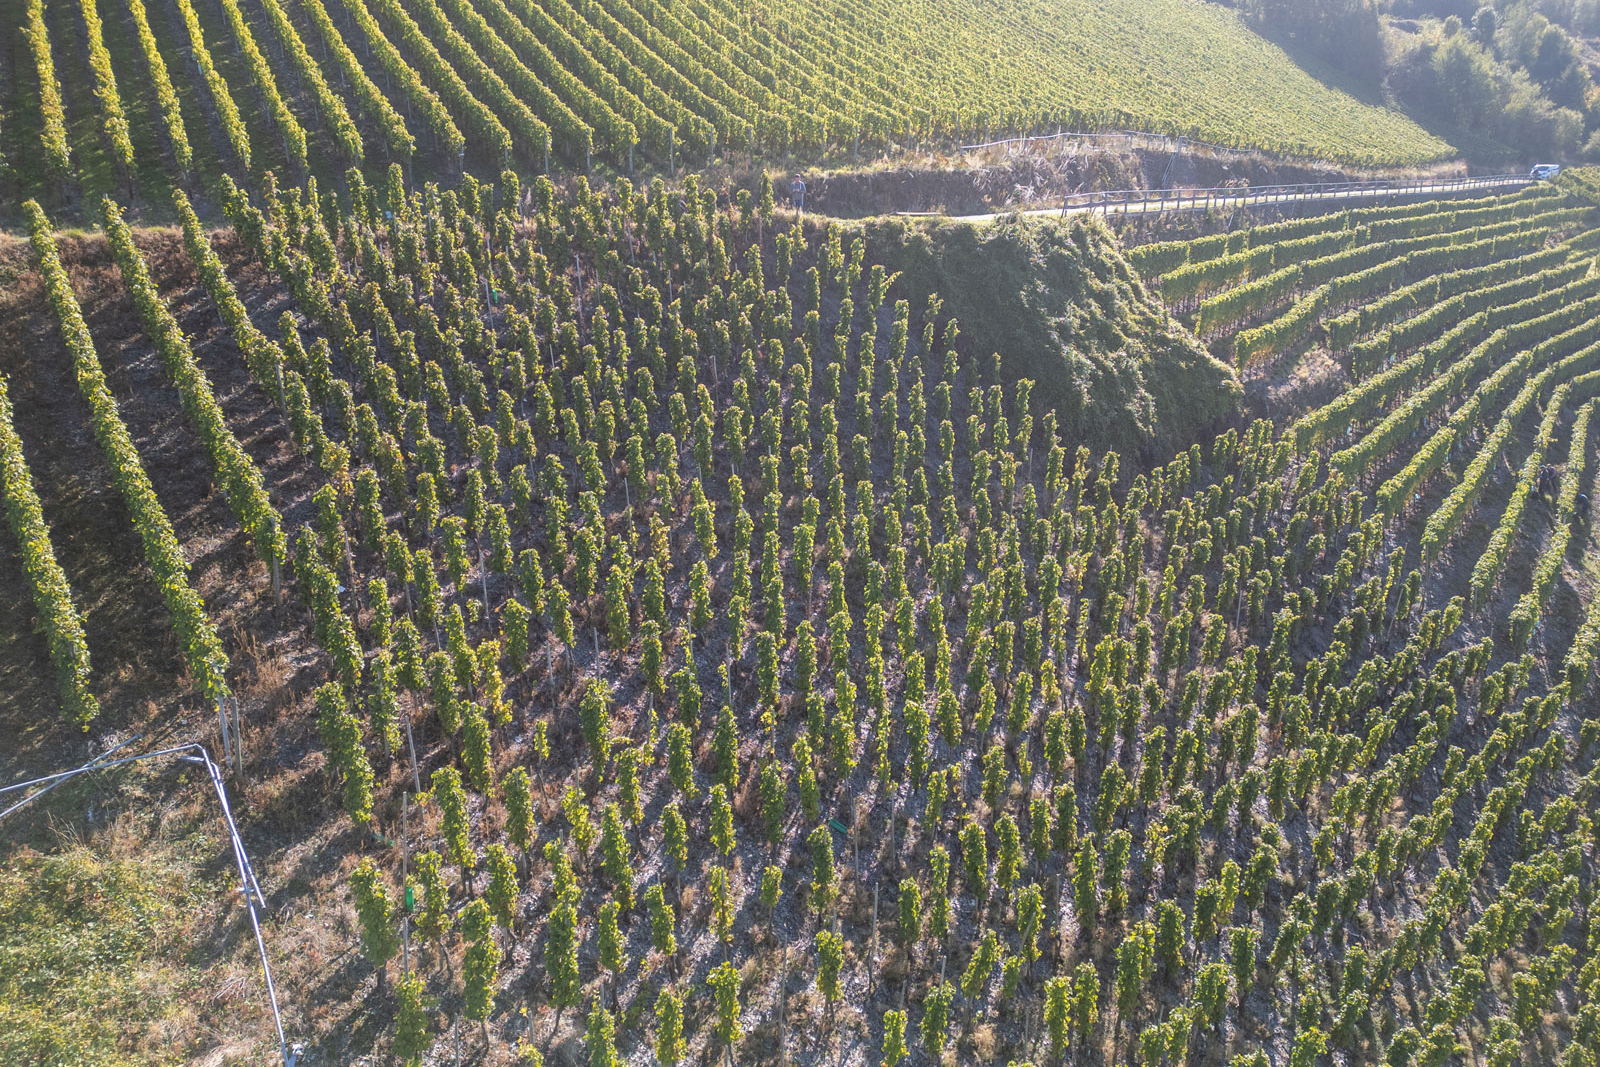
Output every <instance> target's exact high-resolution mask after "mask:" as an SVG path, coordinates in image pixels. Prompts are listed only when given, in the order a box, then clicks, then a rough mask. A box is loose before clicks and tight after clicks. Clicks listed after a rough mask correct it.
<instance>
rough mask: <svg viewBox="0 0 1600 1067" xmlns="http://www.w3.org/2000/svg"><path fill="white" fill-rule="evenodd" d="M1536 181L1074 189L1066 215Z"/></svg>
mask: <svg viewBox="0 0 1600 1067" xmlns="http://www.w3.org/2000/svg"><path fill="white" fill-rule="evenodd" d="M1531 184H1533V179H1532V178H1530V177H1528V176H1527V175H1524V174H1496V175H1490V176H1485V177H1480V178H1420V179H1416V180H1413V181H1392V180H1388V179H1379V180H1376V181H1362V182H1316V183H1307V184H1300V185H1254V186H1248V185H1238V186H1218V187H1215V188H1210V189H1112V190H1100V191H1097V192H1089V193H1072V194H1069V195H1068V196H1067V198H1066V200H1065V201H1064V202H1063V203H1062V205H1061V214H1063V215H1070V214H1075V213H1079V212H1099V213H1101V214H1106V215H1110V214H1147V213H1148V214H1160V213H1162V212H1166V211H1207V210H1210V209H1212V208H1214V207H1226V208H1240V207H1258V206H1262V205H1272V204H1295V203H1313V202H1317V201H1328V200H1371V199H1382V198H1385V197H1401V196H1435V195H1440V196H1447V195H1449V194H1451V193H1461V192H1472V191H1478V190H1497V189H1520V188H1523V187H1525V186H1528V185H1531Z"/></svg>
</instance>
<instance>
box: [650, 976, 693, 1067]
mask: <svg viewBox="0 0 1600 1067" xmlns="http://www.w3.org/2000/svg"><path fill="white" fill-rule="evenodd" d="M688 1054H689V1044H688V1042H687V1041H685V1040H684V1038H683V998H682V997H681V996H679V995H678V994H677V993H674V992H673V991H672V989H671V988H670V987H668V986H662V987H661V992H660V993H658V994H657V995H656V1059H658V1060H660V1061H661V1063H662V1067H674V1065H675V1064H676V1063H678V1062H679V1061H680V1060H682V1059H683V1058H684V1057H685V1056H687V1055H688Z"/></svg>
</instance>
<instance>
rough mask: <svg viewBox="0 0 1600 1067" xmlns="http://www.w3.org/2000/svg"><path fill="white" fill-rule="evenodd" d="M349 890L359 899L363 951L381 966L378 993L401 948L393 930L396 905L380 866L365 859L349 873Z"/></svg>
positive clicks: (357, 902) (357, 909) (357, 905)
mask: <svg viewBox="0 0 1600 1067" xmlns="http://www.w3.org/2000/svg"><path fill="white" fill-rule="evenodd" d="M350 889H351V891H352V892H353V893H354V894H355V898H356V915H357V917H358V918H359V919H360V920H361V950H362V951H363V952H365V953H366V955H367V959H368V960H370V961H372V965H373V966H374V967H376V968H377V969H378V992H379V993H380V994H381V993H382V992H383V987H384V981H385V978H386V977H387V974H388V970H387V965H388V963H389V961H390V960H391V959H393V958H394V954H395V953H396V952H398V951H399V950H400V938H399V935H397V934H396V933H395V929H394V906H393V905H392V904H391V903H390V901H389V892H388V890H387V889H385V888H384V886H383V881H382V879H381V878H380V876H379V874H378V868H377V867H376V865H374V864H373V862H372V861H371V860H370V859H364V860H362V861H361V862H360V863H359V864H357V865H356V869H355V870H354V871H352V872H351V873H350Z"/></svg>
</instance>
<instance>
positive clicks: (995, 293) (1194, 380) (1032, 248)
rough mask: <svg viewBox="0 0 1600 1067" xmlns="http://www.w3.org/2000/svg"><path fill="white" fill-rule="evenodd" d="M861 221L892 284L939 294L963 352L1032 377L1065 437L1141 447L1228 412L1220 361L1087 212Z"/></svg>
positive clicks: (1213, 422) (1199, 432)
mask: <svg viewBox="0 0 1600 1067" xmlns="http://www.w3.org/2000/svg"><path fill="white" fill-rule="evenodd" d="M866 234H867V237H868V248H869V255H870V257H871V259H872V260H873V261H874V262H882V263H885V264H888V265H889V266H890V269H892V270H898V271H902V272H904V276H903V277H902V279H901V281H900V286H901V288H902V289H903V290H904V291H906V292H909V293H912V294H915V296H916V297H917V298H918V299H922V298H924V297H925V295H926V294H928V293H937V294H939V296H940V297H941V298H943V300H944V302H945V307H946V308H947V309H948V310H949V311H950V312H951V314H953V315H954V316H955V317H956V318H957V319H958V320H960V321H961V323H962V324H963V330H964V331H965V339H964V346H965V348H966V349H967V351H968V352H969V353H971V354H972V355H974V356H977V357H980V358H987V357H988V355H989V354H990V353H995V352H998V353H999V354H1000V356H1001V357H1002V362H1003V364H1004V366H1005V368H1006V369H1007V370H1008V372H1010V373H1012V374H1015V375H1016V376H1018V377H1024V378H1032V379H1034V381H1035V382H1036V385H1035V389H1034V395H1035V396H1036V397H1037V398H1038V400H1039V402H1040V403H1041V405H1043V406H1044V407H1045V408H1049V409H1052V410H1054V411H1055V412H1056V414H1057V417H1058V418H1059V419H1060V420H1061V428H1062V431H1063V433H1065V434H1066V435H1067V436H1068V437H1069V438H1070V439H1074V440H1078V441H1081V442H1084V443H1085V444H1088V445H1090V446H1091V447H1093V448H1096V449H1108V448H1110V449H1116V450H1117V451H1119V452H1122V453H1124V454H1128V455H1138V456H1141V457H1144V458H1146V459H1155V458H1157V457H1159V456H1161V455H1168V454H1171V453H1172V452H1173V451H1174V450H1177V449H1181V448H1184V447H1187V445H1188V444H1189V443H1190V442H1192V441H1196V440H1200V439H1202V438H1203V437H1206V436H1209V435H1210V434H1211V433H1214V432H1216V430H1217V429H1218V428H1219V427H1220V426H1221V425H1223V424H1224V423H1225V422H1226V420H1228V419H1229V418H1230V417H1232V416H1234V415H1235V414H1236V413H1237V410H1238V401H1239V398H1240V396H1241V395H1242V391H1241V389H1240V386H1239V382H1238V379H1237V377H1236V376H1235V374H1234V373H1233V371H1232V370H1231V369H1230V368H1229V367H1227V366H1226V365H1225V364H1223V363H1221V362H1219V361H1217V360H1215V359H1213V358H1212V357H1211V356H1210V355H1209V354H1208V353H1207V352H1206V351H1205V349H1204V348H1202V347H1201V346H1200V345H1199V344H1197V343H1196V342H1195V340H1194V338H1193V337H1192V336H1190V334H1189V333H1188V332H1187V331H1186V330H1183V329H1182V328H1181V327H1178V326H1177V325H1175V324H1174V323H1173V322H1171V320H1170V319H1168V317H1167V315H1166V312H1165V310H1164V309H1163V308H1162V307H1161V305H1160V302H1159V301H1157V300H1154V299H1153V298H1151V297H1150V296H1149V295H1148V294H1147V293H1146V291H1145V289H1144V287H1143V286H1142V285H1140V284H1139V283H1138V282H1137V281H1136V280H1135V279H1134V276H1133V272H1132V271H1131V270H1130V269H1129V267H1128V265H1127V263H1126V262H1125V261H1124V260H1123V258H1122V255H1121V252H1120V251H1119V250H1118V248H1117V245H1116V241H1115V240H1114V239H1113V238H1112V237H1111V235H1110V233H1109V232H1108V231H1107V230H1106V229H1105V227H1104V226H1102V225H1101V224H1099V223H1098V222H1095V221H1091V220H1086V219H1081V218H1079V219H1074V220H1073V221H1072V222H1070V223H1065V224H1063V223H1057V222H1055V221H1050V220H1024V219H1018V220H1012V221H1007V222H1004V223H999V224H996V225H992V226H984V227H975V226H967V225H962V224H948V225H938V224H936V225H908V224H905V223H899V222H890V223H879V224H869V225H868V226H867V227H866Z"/></svg>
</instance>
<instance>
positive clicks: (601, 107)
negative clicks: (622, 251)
mask: <svg viewBox="0 0 1600 1067" xmlns="http://www.w3.org/2000/svg"><path fill="white" fill-rule="evenodd" d="M0 28H3V29H4V30H5V31H7V32H8V33H10V34H15V35H16V37H15V38H14V39H15V40H16V41H17V42H18V43H17V47H15V48H14V49H13V53H12V56H13V62H12V63H11V64H10V65H8V66H7V67H6V69H5V71H4V75H3V81H0V92H3V94H4V96H3V101H0V102H3V108H0V157H3V159H4V161H5V162H6V163H8V164H9V167H10V176H9V180H8V181H6V183H5V185H4V186H0V188H4V189H5V190H6V191H7V192H8V193H14V194H16V196H15V201H14V202H18V203H19V202H20V201H21V200H22V199H23V198H24V197H27V196H37V197H40V198H41V199H43V200H44V201H45V202H46V203H49V204H51V205H52V206H54V207H57V208H72V207H76V206H78V205H79V204H80V199H79V198H80V197H81V198H83V200H82V201H81V202H82V203H86V204H87V205H88V206H89V207H91V208H92V207H93V205H94V204H95V203H97V202H98V198H99V196H101V195H104V194H107V193H113V194H115V195H117V196H118V197H119V198H121V199H123V200H125V201H126V200H128V199H130V198H132V199H134V200H135V201H137V202H139V203H140V204H142V205H146V206H148V207H149V208H150V209H151V210H153V211H155V212H157V213H158V214H159V213H160V212H162V211H164V210H165V208H166V203H167V194H166V190H167V188H168V187H169V186H173V185H176V186H181V187H185V188H187V189H189V190H190V191H191V192H193V191H194V190H195V189H196V188H197V187H198V185H197V183H199V184H204V185H205V186H207V187H209V186H210V185H212V184H213V183H214V182H215V180H216V178H217V177H218V176H219V175H220V174H221V173H223V172H226V173H230V174H232V175H233V176H234V177H235V178H236V179H238V180H241V181H244V180H246V179H249V178H252V177H257V176H259V175H261V174H262V173H264V172H265V171H266V170H268V169H275V170H277V171H278V172H279V173H280V174H287V173H294V174H298V175H300V176H302V177H304V176H305V175H306V174H307V173H313V174H317V175H319V176H321V177H322V178H323V179H324V181H326V180H327V179H328V178H329V177H331V176H333V175H337V174H339V173H341V172H342V170H343V169H344V168H345V167H347V166H351V165H357V166H366V167H367V168H368V171H369V177H373V178H376V177H377V176H378V175H379V174H380V173H381V170H382V167H383V166H385V165H386V164H387V163H389V162H399V163H401V164H402V165H405V166H407V167H416V168H420V169H418V170H415V171H413V173H414V176H415V177H416V178H417V179H418V180H420V179H422V178H424V177H428V176H438V177H445V178H453V177H454V176H455V175H456V174H458V172H459V170H460V169H461V168H462V167H463V166H465V167H466V168H467V169H469V170H471V171H473V172H475V173H478V174H485V175H496V174H498V173H499V172H500V170H501V169H502V168H505V167H513V168H514V169H516V170H518V171H519V172H521V173H523V174H524V175H527V174H530V173H543V172H547V171H550V170H552V169H553V170H555V171H557V172H569V171H583V170H587V169H588V168H589V167H590V166H591V164H592V163H593V162H594V161H596V160H597V159H598V160H599V161H600V162H602V163H604V164H607V165H609V166H610V167H613V168H616V169H617V170H627V171H630V172H631V171H633V170H634V168H636V167H649V168H663V169H664V168H666V167H667V166H669V165H674V166H688V167H690V168H698V167H702V166H705V165H707V164H709V163H712V162H714V161H716V160H718V159H723V158H733V157H735V156H740V157H746V158H748V157H749V156H759V157H763V158H798V159H800V160H802V161H815V160H818V159H820V158H823V157H827V156H834V157H840V158H845V157H848V158H851V159H860V158H863V157H862V153H866V156H867V158H870V156H871V155H872V154H873V153H876V152H878V151H881V150H886V149H892V148H894V147H897V146H907V145H930V144H931V145H949V144H951V143H952V142H956V143H959V142H964V141H973V140H983V139H986V138H987V137H990V136H1001V135H1006V134H1016V133H1022V132H1026V131H1035V132H1037V131H1040V130H1044V129H1056V128H1059V127H1066V128H1068V129H1080V130H1095V129H1108V128H1121V127H1123V126H1126V125H1133V126H1135V127H1138V128H1142V129H1151V130H1156V131H1160V132H1166V133H1175V134H1188V135H1191V136H1198V137H1201V138H1204V139H1206V140H1209V141H1215V142H1221V143H1224V144H1228V145H1242V146H1251V147H1258V148H1263V149H1267V150H1270V151H1275V152H1284V153H1293V154H1300V155H1306V156H1317V157H1321V158H1326V159H1332V160H1339V161H1344V162H1348V163H1355V164H1363V165H1384V164H1412V163H1424V162H1429V161H1433V160H1438V159H1442V158H1445V157H1447V156H1448V155H1450V154H1451V150H1450V148H1449V146H1448V145H1446V144H1444V143H1443V142H1441V141H1439V140H1436V139H1435V138H1433V137H1430V136H1429V135H1427V134H1425V133H1424V132H1423V131H1422V130H1421V129H1419V128H1418V127H1417V126H1415V125H1414V124H1412V123H1411V122H1409V121H1408V120H1406V119H1405V118H1403V117H1401V116H1400V115H1399V114H1397V113H1394V112H1390V111H1387V110H1385V109H1383V108H1382V107H1377V106H1373V105H1370V104H1365V103H1361V102H1358V101H1357V100H1356V99H1354V98H1353V97H1351V96H1349V95H1347V94H1345V93H1344V92H1342V91H1340V90H1339V89H1338V88H1336V87H1333V86H1331V85H1330V84H1327V83H1325V81H1324V80H1320V79H1319V78H1317V77H1314V76H1313V75H1312V74H1310V73H1307V72H1306V71H1304V70H1302V69H1301V68H1299V67H1298V66H1296V65H1295V63H1294V62H1292V61H1291V60H1290V58H1289V57H1288V56H1287V55H1285V54H1284V53H1283V52H1282V51H1281V50H1280V49H1279V48H1277V47H1276V46H1274V45H1270V44H1268V43H1267V42H1265V41H1264V40H1263V39H1261V38H1259V37H1257V36H1255V35H1254V34H1253V33H1251V32H1250V31H1249V30H1247V29H1246V28H1245V27H1244V26H1243V24H1242V23H1241V22H1240V21H1239V20H1238V18H1237V17H1235V16H1234V15H1233V14H1232V13H1231V12H1228V11H1226V10H1224V9H1222V8H1218V7H1214V6H1212V5H1208V4H1197V3H1190V2H1187V0H1140V2H1134V0H1048V2H1046V3H1024V2H1019V0H1007V2H1006V3H1004V4H1002V5H1001V6H1000V7H999V8H994V7H984V8H982V9H981V10H980V9H978V8H976V7H971V6H970V5H966V4H964V3H958V4H955V5H949V4H942V5H937V6H934V7H927V6H926V5H922V4H919V3H915V2H912V0H885V2H868V3H844V4H834V3H826V4H824V5H822V6H821V7H820V8H819V7H811V8H807V9H805V10H804V13H803V17H800V13H799V12H797V11H795V10H792V9H790V8H788V7H786V6H784V5H781V4H776V3H770V2H766V0H763V2H762V3H759V4H756V5H754V6H745V7H740V6H738V5H735V4H732V3H729V2H727V0H684V2H674V3H661V2H658V0H154V2H152V3H150V4H148V5H147V4H145V3H144V2H142V0H91V2H85V3H67V2H64V0H54V2H51V3H48V4H47V3H45V2H44V0H8V2H7V3H6V4H5V5H4V6H3V8H0ZM1152 49H1153V51H1152Z"/></svg>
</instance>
